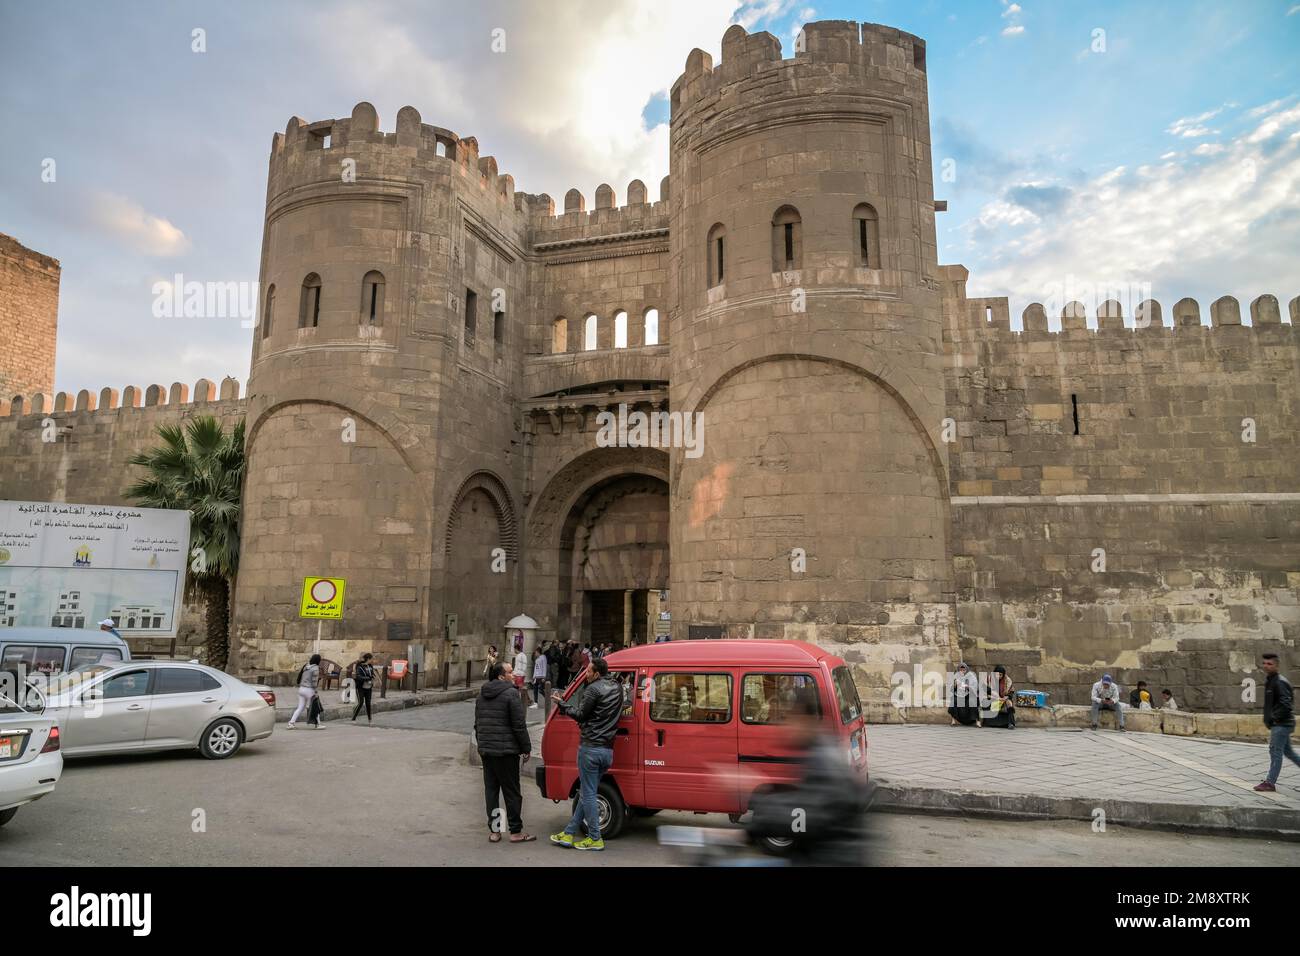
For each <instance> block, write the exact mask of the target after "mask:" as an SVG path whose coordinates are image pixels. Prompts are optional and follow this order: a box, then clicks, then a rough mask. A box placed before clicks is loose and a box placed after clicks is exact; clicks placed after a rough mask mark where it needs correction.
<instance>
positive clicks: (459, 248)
mask: <svg viewBox="0 0 1300 956" xmlns="http://www.w3.org/2000/svg"><path fill="white" fill-rule="evenodd" d="M531 202H532V198H531V197H527V196H523V195H518V196H516V195H515V193H514V185H513V181H512V180H511V178H510V177H509V176H505V175H500V174H498V172H497V168H496V162H495V160H493V159H492V158H491V157H484V158H481V159H480V158H479V156H478V144H477V142H476V141H475V140H473V139H472V138H466V139H461V138H460V137H458V136H456V135H455V134H454V133H452V132H450V131H448V130H445V129H440V128H437V127H433V126H429V125H426V124H423V123H421V120H420V115H419V113H418V112H417V111H416V110H415V109H414V108H412V107H409V106H408V107H404V108H403V109H402V110H401V111H400V112H399V113H398V116H397V128H396V131H395V132H391V133H384V132H381V131H380V130H379V122H378V117H377V116H376V113H375V109H374V107H372V106H371V105H370V104H369V103H360V104H358V105H357V106H356V107H355V108H354V109H353V111H352V115H351V117H350V118H348V119H339V120H323V121H319V122H315V123H310V124H309V123H306V122H304V121H303V120H301V119H299V118H297V117H294V118H293V119H291V120H290V121H289V125H288V128H287V129H286V130H285V132H284V134H282V135H281V134H276V136H275V137H274V140H273V142H272V148H271V157H270V170H269V175H268V184H267V200H266V221H265V227H264V233H263V242H262V263H261V277H262V278H261V295H262V302H261V303H260V317H259V322H258V327H257V328H256V330H255V331H254V342H253V355H252V371H251V375H250V378H249V384H248V394H249V411H248V423H247V454H248V464H247V478H246V484H245V492H244V516H243V533H242V542H243V554H242V559H241V568H240V574H239V579H238V583H237V588H236V594H235V610H234V627H233V628H232V633H233V634H234V636H235V643H236V647H235V648H234V649H233V650H234V652H235V654H236V658H235V662H236V666H237V667H238V668H239V669H241V670H242V671H245V672H256V671H258V670H266V671H271V672H283V671H285V670H290V669H292V668H294V667H295V666H296V665H297V663H300V662H301V660H302V659H303V655H304V654H306V653H309V652H310V650H311V645H312V644H313V643H314V641H315V638H316V635H317V623H316V622H315V621H312V620H304V619H302V618H301V617H300V615H299V610H300V608H299V601H300V595H301V593H302V585H303V578H304V577H306V576H328V577H335V578H343V579H344V580H345V581H346V582H347V583H346V592H345V606H344V616H343V619H342V620H340V621H333V620H330V621H325V622H324V624H323V626H322V627H321V636H322V638H323V641H322V645H321V648H320V650H321V653H322V654H323V655H324V656H325V657H326V658H329V659H333V660H336V661H339V662H340V663H345V662H347V661H350V660H352V659H354V657H355V656H356V654H357V653H359V652H360V651H363V650H375V651H377V652H382V654H383V656H384V657H390V656H391V657H401V656H405V655H406V653H407V647H408V645H409V644H419V645H423V646H424V647H425V648H426V649H427V650H428V651H429V652H430V653H429V655H428V656H427V657H426V660H425V667H426V669H429V668H432V667H435V666H437V665H438V664H439V663H441V660H440V659H439V655H440V654H442V653H443V652H451V651H453V650H454V648H452V646H451V644H450V641H448V640H447V639H448V638H450V637H453V636H455V634H456V633H457V632H459V633H461V634H465V633H473V634H475V635H479V636H480V639H481V640H483V641H486V640H488V639H499V634H500V627H501V624H502V623H503V622H504V621H505V620H507V619H508V618H509V617H510V616H512V615H513V614H514V613H517V597H518V595H517V584H518V581H517V562H518V554H517V537H518V535H517V531H516V530H515V528H516V525H517V518H516V509H517V507H518V505H517V504H516V503H517V502H518V501H519V500H520V497H519V487H520V486H521V484H522V472H521V470H520V468H519V465H520V456H517V455H516V456H513V458H512V456H511V449H512V447H513V446H514V445H517V444H518V443H519V438H520V435H519V429H518V424H517V422H516V421H515V420H514V416H513V413H512V410H511V405H512V402H511V395H510V393H511V388H512V384H513V383H514V381H515V380H516V379H517V378H518V376H519V375H520V363H521V359H522V354H523V349H522V347H521V342H522V340H523V338H524V334H525V332H524V325H523V317H524V314H525V311H526V310H525V308H524V298H525V297H524V293H523V287H524V285H525V283H526V278H527V277H526V274H525V272H526V270H525V266H524V258H525V257H524V255H523V252H522V249H523V247H524V244H525V242H526V231H527V223H528V219H529V213H530V209H529V204H530V203H531ZM547 202H548V203H549V200H547ZM447 601H454V602H455V603H454V605H453V606H455V607H456V608H457V609H458V611H459V616H460V617H461V618H462V619H463V620H461V621H459V622H457V624H456V625H452V624H451V622H448V621H446V620H444V615H443V610H444V607H445V606H446V602H447ZM483 635H490V637H485V636H483ZM453 656H454V654H453Z"/></svg>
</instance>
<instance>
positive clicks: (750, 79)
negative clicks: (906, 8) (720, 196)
mask: <svg viewBox="0 0 1300 956" xmlns="http://www.w3.org/2000/svg"><path fill="white" fill-rule="evenodd" d="M924 74H925V41H924V40H922V39H921V38H920V37H917V36H913V35H912V34H910V33H904V32H903V31H901V30H896V29H894V28H892V27H886V26H882V25H880V24H875V23H862V24H859V23H857V22H855V21H852V20H822V21H818V22H814V23H808V24H806V25H805V26H804V28H803V29H802V30H801V31H800V32H799V35H798V36H797V37H796V39H795V49H794V56H793V57H789V58H783V57H782V51H781V41H780V40H778V39H777V38H776V37H774V36H773V35H772V34H770V33H755V34H749V33H747V32H746V31H745V28H744V27H742V26H740V25H739V24H734V25H732V26H731V27H729V28H728V30H727V32H726V33H725V34H723V37H722V61H721V62H720V63H719V64H718V65H716V66H715V65H714V63H713V58H712V57H711V56H710V55H709V54H708V53H705V52H704V51H703V50H700V49H695V50H692V51H691V53H690V55H689V56H688V57H687V60H686V69H685V71H684V72H683V73H682V75H681V76H680V77H678V79H677V82H676V83H674V84H673V88H672V95H671V105H672V115H673V120H674V122H675V121H676V119H677V117H678V115H679V113H684V112H687V111H689V110H692V109H694V108H696V107H698V106H699V105H700V104H701V103H706V102H708V101H709V100H710V99H712V98H714V97H717V96H719V95H720V94H721V93H723V91H725V90H726V89H727V88H728V87H730V86H733V85H735V84H738V83H743V84H744V85H746V86H748V87H750V88H752V89H753V90H756V91H759V92H764V93H768V94H770V93H773V92H776V90H777V89H778V88H780V87H781V86H783V85H788V84H791V83H793V82H794V81H795V78H796V76H801V77H808V78H812V77H817V76H821V77H824V78H831V77H836V78H840V79H842V78H846V77H852V76H857V77H861V78H863V79H864V80H872V81H879V84H884V85H887V84H889V83H893V84H896V85H900V86H901V85H904V84H907V83H910V82H914V81H915V79H916V78H918V77H919V78H923V77H924ZM835 85H840V84H839V83H836V84H835ZM873 85H874V84H873ZM808 92H811V91H808ZM732 105H733V104H731V103H725V104H719V107H722V108H730V107H731V106H732ZM736 105H738V104H736Z"/></svg>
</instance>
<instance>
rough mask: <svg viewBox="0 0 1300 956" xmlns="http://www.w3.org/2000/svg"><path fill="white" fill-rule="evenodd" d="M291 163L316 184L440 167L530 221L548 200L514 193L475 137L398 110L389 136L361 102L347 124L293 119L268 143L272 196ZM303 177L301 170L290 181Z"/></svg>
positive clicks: (407, 108) (507, 178)
mask: <svg viewBox="0 0 1300 956" xmlns="http://www.w3.org/2000/svg"><path fill="white" fill-rule="evenodd" d="M346 160H352V161H353V162H354V163H355V164H356V166H355V168H354V169H353V170H351V172H349V171H348V170H347V169H345V166H344V163H345V161H346ZM367 160H375V161H374V162H367ZM295 163H296V164H308V166H309V169H308V171H307V172H308V173H309V175H314V176H315V178H317V179H319V180H338V181H347V179H346V177H347V176H348V175H355V177H356V180H355V181H357V182H361V181H365V180H374V179H393V178H396V179H409V178H413V177H417V176H418V175H419V174H418V170H419V169H420V168H421V167H428V168H437V167H439V166H441V167H442V168H446V169H449V170H454V171H455V172H456V173H457V174H458V175H459V176H461V177H463V178H465V179H468V180H471V181H473V182H474V183H476V184H477V185H478V187H479V189H480V190H481V191H482V192H483V193H484V194H485V195H490V196H494V197H496V199H497V200H498V201H499V202H500V203H501V204H502V205H503V206H505V207H507V208H512V209H514V210H516V211H517V212H520V213H523V214H525V215H531V214H532V211H533V208H534V206H535V205H538V204H540V203H541V201H542V200H545V199H547V197H537V196H530V195H528V194H525V193H516V192H515V180H514V177H513V176H511V175H510V174H509V173H502V172H501V171H500V170H499V169H498V167H497V161H496V158H495V157H493V156H480V155H479V144H478V140H477V139H476V138H475V137H473V136H466V137H461V136H458V135H457V134H456V133H454V132H452V131H451V130H449V129H445V128H443V127H441V126H433V125H430V124H428V123H425V122H423V121H422V120H421V118H420V112H419V110H417V109H416V108H415V107H414V106H403V107H402V108H401V109H400V110H398V113H397V123H396V128H395V129H394V131H393V132H391V133H385V132H382V131H381V130H380V129H379V116H378V113H377V112H376V111H375V108H374V107H373V106H372V105H371V104H369V103H365V102H362V103H358V104H357V105H356V106H354V107H353V108H352V115H351V116H350V117H348V118H346V119H326V120H317V121H315V122H310V123H309V122H307V121H306V120H304V119H302V118H301V117H298V116H294V117H291V118H290V119H289V122H288V125H287V126H286V127H285V131H284V132H283V133H276V134H275V135H274V136H273V137H272V139H271V176H270V180H271V184H272V190H271V191H272V193H275V192H278V189H276V185H277V184H278V183H280V182H281V179H282V177H283V176H284V175H285V174H286V173H287V171H288V169H289V168H290V167H291V166H292V165H293V164H295ZM302 175H303V172H302V171H301V169H299V171H298V172H297V173H296V174H295V175H294V176H293V177H292V178H293V179H299V178H302ZM285 185H287V183H285Z"/></svg>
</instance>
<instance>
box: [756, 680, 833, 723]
mask: <svg viewBox="0 0 1300 956" xmlns="http://www.w3.org/2000/svg"><path fill="white" fill-rule="evenodd" d="M741 686H742V691H741V695H740V701H741V703H740V719H741V720H743V721H744V722H745V723H747V724H782V723H785V722H786V721H787V720H789V719H790V716H791V715H792V714H795V713H797V712H799V711H801V710H802V709H803V707H802V704H803V702H804V701H805V700H806V701H810V702H811V703H812V705H813V707H815V708H816V714H817V716H818V717H820V716H821V714H822V703H821V695H820V694H818V693H817V681H816V679H815V678H814V677H813V676H812V675H811V674H746V675H745V677H744V682H743V684H742V685H741Z"/></svg>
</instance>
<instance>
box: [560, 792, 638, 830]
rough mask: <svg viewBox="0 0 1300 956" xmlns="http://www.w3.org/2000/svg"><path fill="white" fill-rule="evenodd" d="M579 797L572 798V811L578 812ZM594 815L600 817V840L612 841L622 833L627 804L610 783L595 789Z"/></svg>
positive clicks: (625, 820) (625, 821)
mask: <svg viewBox="0 0 1300 956" xmlns="http://www.w3.org/2000/svg"><path fill="white" fill-rule="evenodd" d="M581 800H582V798H581V796H577V797H574V798H573V811H574V813H577V812H578V804H579V803H580V802H581ZM596 813H597V815H598V816H599V817H600V838H601V839H602V840H612V839H614V837H616V836H618V835H619V834H620V833H622V832H623V827H624V825H625V824H626V823H627V804H625V803H624V802H623V795H622V794H620V793H619V792H618V788H617V787H615V786H614V785H613V784H612V783H602V784H600V786H598V787H597V788H596Z"/></svg>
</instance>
